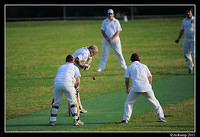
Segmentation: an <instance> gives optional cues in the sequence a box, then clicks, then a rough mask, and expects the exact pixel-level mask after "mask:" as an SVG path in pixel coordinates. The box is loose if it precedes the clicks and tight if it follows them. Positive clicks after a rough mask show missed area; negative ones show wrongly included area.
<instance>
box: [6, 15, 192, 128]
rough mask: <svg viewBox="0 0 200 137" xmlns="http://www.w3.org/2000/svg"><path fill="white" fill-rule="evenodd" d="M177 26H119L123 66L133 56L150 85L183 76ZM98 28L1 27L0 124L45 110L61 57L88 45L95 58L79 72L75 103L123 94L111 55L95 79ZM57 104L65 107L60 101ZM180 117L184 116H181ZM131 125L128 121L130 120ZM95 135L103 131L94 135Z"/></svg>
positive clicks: (166, 22) (80, 24) (92, 24)
mask: <svg viewBox="0 0 200 137" xmlns="http://www.w3.org/2000/svg"><path fill="white" fill-rule="evenodd" d="M181 20H182V18H172V19H171V18H168V19H144V20H134V21H129V22H123V21H120V23H121V26H122V29H123V31H122V32H121V33H120V38H121V42H122V49H123V51H122V52H123V55H124V58H125V60H126V63H127V65H130V64H131V62H130V60H129V59H130V55H131V54H132V53H134V52H137V53H138V54H139V55H140V57H141V62H142V63H144V64H146V65H147V66H148V67H149V69H150V71H151V73H152V75H153V82H155V81H159V80H162V79H165V78H168V77H173V76H177V75H185V74H187V67H186V63H185V61H184V58H183V55H182V41H181V42H180V44H175V42H174V40H175V39H176V38H177V36H178V33H179V31H180V28H181ZM101 23H102V21H99V20H95V21H93V20H88V21H37V22H8V23H6V51H5V53H6V56H5V61H6V91H5V93H6V96H5V99H6V102H5V103H6V105H5V109H6V119H13V118H16V117H19V116H23V115H27V114H31V113H33V112H40V111H43V110H47V109H49V107H50V103H51V99H52V97H53V88H52V86H53V82H54V78H55V76H56V71H57V69H58V67H59V66H60V65H62V64H64V63H65V57H66V55H67V54H73V53H74V51H76V50H77V49H79V48H81V47H85V46H90V45H93V44H94V45H97V46H98V48H99V53H98V54H97V55H96V56H95V57H94V58H93V62H92V64H91V68H90V70H88V71H81V74H82V77H81V85H80V90H81V91H80V94H81V99H82V100H83V101H84V100H87V99H91V98H94V97H98V96H102V95H105V94H109V93H114V92H116V91H120V90H125V85H124V71H122V70H121V67H120V64H119V62H118V60H117V57H116V55H115V54H114V52H113V51H112V50H111V52H110V55H109V58H108V62H107V66H106V69H105V70H104V71H103V72H101V73H97V72H96V69H97V67H98V64H99V61H100V56H101V50H102V44H101V42H102V35H101V33H100V27H101ZM93 76H96V78H97V80H96V81H93V80H92V77H93ZM158 100H159V99H158ZM192 102H193V101H191V100H189V101H186V102H180V103H181V104H182V105H184V106H187V107H189V106H190V109H191V110H192V108H194V106H193V105H192ZM62 104H66V99H65V98H64V96H63V101H62ZM172 105H173V104H172ZM85 108H86V109H87V106H85ZM192 111H193V110H192ZM149 113H150V112H149ZM180 113H181V114H183V113H185V110H184V111H181V112H180ZM181 114H180V115H181ZM187 117H188V119H192V117H194V115H192V114H191V113H189V114H188V116H187ZM138 118H139V119H140V116H138ZM131 120H133V121H134V118H133V119H131ZM141 122H142V121H141ZM105 124H106V123H105ZM110 124H111V125H112V124H113V123H110ZM146 124H147V123H146ZM130 125H132V124H131V123H130ZM133 125H134V124H133ZM144 126H145V125H144ZM146 126H147V125H146ZM168 126H171V127H173V126H174V124H173V123H171V124H170V123H169V125H168ZM190 126H193V125H192V124H190ZM149 128H150V127H149ZM174 128H176V127H174ZM101 129H103V127H99V128H98V127H97V128H96V129H94V130H101ZM129 129H130V130H131V128H129ZM186 129H187V127H186V128H185V130H186ZM189 129H190V130H191V128H189ZM103 130H104V129H103ZM105 130H108V131H109V130H110V129H109V128H108V129H105ZM138 130H140V129H138ZM169 130H170V128H169Z"/></svg>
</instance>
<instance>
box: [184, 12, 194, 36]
mask: <svg viewBox="0 0 200 137" xmlns="http://www.w3.org/2000/svg"><path fill="white" fill-rule="evenodd" d="M181 29H182V30H184V33H185V38H188V39H194V34H195V17H193V16H192V17H191V18H190V19H188V18H187V17H186V18H185V19H183V21H182V27H181Z"/></svg>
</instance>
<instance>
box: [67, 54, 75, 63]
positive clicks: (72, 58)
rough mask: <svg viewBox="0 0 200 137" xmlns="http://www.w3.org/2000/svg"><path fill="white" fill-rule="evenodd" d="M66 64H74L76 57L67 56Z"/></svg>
mask: <svg viewBox="0 0 200 137" xmlns="http://www.w3.org/2000/svg"><path fill="white" fill-rule="evenodd" d="M66 62H70V63H74V57H73V56H72V55H67V57H66Z"/></svg>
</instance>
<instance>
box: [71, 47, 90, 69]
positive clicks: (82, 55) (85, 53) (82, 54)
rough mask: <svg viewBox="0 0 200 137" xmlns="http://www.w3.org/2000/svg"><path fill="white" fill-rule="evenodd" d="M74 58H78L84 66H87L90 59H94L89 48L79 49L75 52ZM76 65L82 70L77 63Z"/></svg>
mask: <svg viewBox="0 0 200 137" xmlns="http://www.w3.org/2000/svg"><path fill="white" fill-rule="evenodd" d="M73 56H74V58H76V57H78V58H79V60H80V61H81V63H82V64H85V62H86V61H87V60H88V59H89V58H92V57H91V55H90V51H89V49H88V47H83V48H80V49H78V50H77V51H76V52H74V54H73ZM74 65H75V66H77V67H78V68H79V70H80V69H82V68H81V67H79V66H78V65H77V64H76V63H74Z"/></svg>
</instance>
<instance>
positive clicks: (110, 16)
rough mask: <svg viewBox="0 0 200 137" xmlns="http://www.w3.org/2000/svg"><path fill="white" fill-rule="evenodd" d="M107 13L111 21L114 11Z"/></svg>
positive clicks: (110, 10) (109, 10)
mask: <svg viewBox="0 0 200 137" xmlns="http://www.w3.org/2000/svg"><path fill="white" fill-rule="evenodd" d="M107 13H108V17H109V19H113V17H114V10H112V9H108V11H107Z"/></svg>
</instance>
